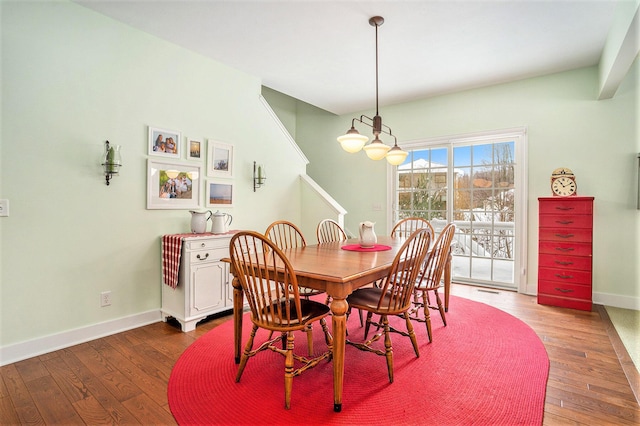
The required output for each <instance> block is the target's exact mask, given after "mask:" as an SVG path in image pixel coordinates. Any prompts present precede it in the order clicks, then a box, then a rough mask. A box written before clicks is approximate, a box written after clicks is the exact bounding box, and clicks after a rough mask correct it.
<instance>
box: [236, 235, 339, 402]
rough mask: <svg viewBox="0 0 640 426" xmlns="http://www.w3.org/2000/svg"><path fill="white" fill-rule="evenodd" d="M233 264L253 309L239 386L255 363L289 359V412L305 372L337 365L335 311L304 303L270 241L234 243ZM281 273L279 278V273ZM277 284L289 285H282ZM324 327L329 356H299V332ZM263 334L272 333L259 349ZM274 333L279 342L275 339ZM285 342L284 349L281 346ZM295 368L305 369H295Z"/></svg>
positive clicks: (255, 238)
mask: <svg viewBox="0 0 640 426" xmlns="http://www.w3.org/2000/svg"><path fill="white" fill-rule="evenodd" d="M230 258H231V263H232V265H233V268H234V269H235V271H236V274H235V275H236V277H237V278H238V280H239V281H240V283H241V284H242V290H243V292H244V295H245V297H246V299H247V302H248V305H249V307H250V309H251V322H252V323H253V328H252V330H251V334H250V337H249V340H248V341H247V344H246V346H245V348H244V352H243V353H242V357H241V358H240V365H239V367H238V372H237V374H236V382H239V381H240V378H241V377H242V372H243V371H244V369H245V367H246V366H247V362H248V360H249V358H251V357H253V356H255V355H257V354H258V353H259V352H261V351H263V350H266V349H270V350H272V351H274V352H277V353H279V354H281V355H283V356H284V357H285V368H284V377H285V379H284V406H285V408H286V409H289V408H290V407H291V389H292V385H293V378H294V377H295V376H297V375H299V374H301V373H302V372H304V371H305V370H307V369H309V368H312V367H315V366H316V365H317V364H318V363H319V362H320V361H322V360H323V359H328V360H331V358H332V350H333V338H332V336H331V334H330V333H329V330H328V327H327V323H326V320H325V317H326V316H327V315H329V313H330V310H329V307H328V306H327V305H324V304H322V303H318V302H314V301H312V300H307V299H304V298H301V297H300V291H299V287H298V281H297V279H296V274H295V272H294V270H293V268H292V267H291V263H290V262H289V260H288V259H287V258H286V256H285V255H284V254H283V253H282V251H281V250H280V249H279V248H278V247H277V246H276V245H275V244H274V243H273V242H271V241H270V240H269V239H267V238H266V237H265V236H263V235H261V234H259V233H257V232H253V231H242V232H238V233H236V234H235V235H234V236H233V237H232V238H231V242H230ZM276 268H278V270H279V272H277V273H276V272H275V271H276ZM276 283H283V284H284V285H279V284H276ZM315 321H319V322H320V325H321V326H322V330H323V331H324V334H325V340H326V342H327V347H328V350H327V351H326V352H324V353H322V354H321V355H319V356H316V357H313V358H307V357H302V356H299V355H297V354H295V353H294V351H293V349H294V335H293V332H294V331H296V330H304V329H305V328H306V327H307V325H309V324H311V323H313V322H315ZM258 328H263V329H266V330H269V331H270V334H269V337H268V340H267V341H266V342H264V343H262V344H261V345H260V346H258V347H257V348H256V349H255V350H254V349H253V343H254V339H255V336H256V332H257V331H258ZM274 332H276V333H277V334H278V337H276V338H272V337H273V334H274ZM278 342H282V345H277V346H276V343H278ZM294 362H297V363H301V364H302V365H301V366H300V367H298V368H296V369H294Z"/></svg>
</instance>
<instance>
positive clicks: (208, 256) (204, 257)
mask: <svg viewBox="0 0 640 426" xmlns="http://www.w3.org/2000/svg"><path fill="white" fill-rule="evenodd" d="M228 255H229V252H228V251H225V250H224V249H213V250H195V251H192V252H189V263H202V262H214V261H219V260H220V259H221V258H223V257H225V256H228Z"/></svg>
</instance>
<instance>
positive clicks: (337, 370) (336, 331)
mask: <svg viewBox="0 0 640 426" xmlns="http://www.w3.org/2000/svg"><path fill="white" fill-rule="evenodd" d="M348 308H349V304H348V303H347V301H346V300H345V299H337V298H333V299H332V300H331V313H332V314H333V315H332V316H331V318H332V324H333V411H335V412H336V413H339V412H340V411H342V385H343V379H344V349H345V342H346V339H347V317H346V313H347V310H348Z"/></svg>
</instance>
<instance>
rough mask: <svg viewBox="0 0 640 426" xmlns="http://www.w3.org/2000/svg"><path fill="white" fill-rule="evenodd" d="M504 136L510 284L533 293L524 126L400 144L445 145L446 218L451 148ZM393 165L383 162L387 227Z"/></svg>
mask: <svg viewBox="0 0 640 426" xmlns="http://www.w3.org/2000/svg"><path fill="white" fill-rule="evenodd" d="M505 139H511V140H514V142H515V144H514V146H515V152H514V164H515V166H516V167H515V171H514V188H515V194H514V209H515V213H514V216H515V220H516V223H515V236H516V246H515V248H514V250H515V254H514V285H515V288H516V290H517V291H518V292H519V293H525V294H531V295H535V294H536V293H537V285H535V283H529V282H528V279H527V278H528V273H527V256H528V253H527V252H528V250H527V247H528V204H527V203H528V199H529V198H528V186H529V185H528V179H527V177H528V155H527V153H528V149H527V145H528V140H527V128H526V127H517V128H510V129H502V130H489V131H483V132H474V133H466V134H457V135H449V136H445V137H436V138H426V139H416V140H412V141H406V142H402V143H401V144H400V145H401V146H402V148H403V149H405V150H417V149H433V148H440V147H447V148H449V149H448V172H447V173H448V175H447V179H448V182H447V211H446V219H447V221H449V222H450V221H451V220H452V217H453V216H452V215H453V207H454V206H453V198H452V197H453V194H454V188H453V173H454V170H453V148H454V147H455V146H460V145H465V144H467V145H469V144H478V143H483V142H486V143H496V142H498V143H499V142H500V141H503V140H505ZM397 170H398V169H397V167H396V166H391V165H387V200H388V203H387V228H388V229H391V228H392V227H393V222H394V208H395V206H396V205H397V201H398V200H397V199H396V194H397V193H398V192H397V191H396V189H397V188H396V182H397V180H398V178H397Z"/></svg>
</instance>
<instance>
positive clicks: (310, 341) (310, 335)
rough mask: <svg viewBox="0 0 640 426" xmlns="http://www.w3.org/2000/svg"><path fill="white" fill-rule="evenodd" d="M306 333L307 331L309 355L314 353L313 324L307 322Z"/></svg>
mask: <svg viewBox="0 0 640 426" xmlns="http://www.w3.org/2000/svg"><path fill="white" fill-rule="evenodd" d="M304 331H305V333H307V349H308V350H309V356H312V355H313V328H312V327H311V324H307V325H306V326H305V327H304Z"/></svg>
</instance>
